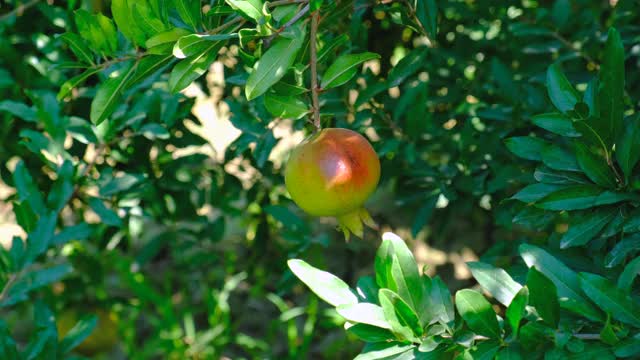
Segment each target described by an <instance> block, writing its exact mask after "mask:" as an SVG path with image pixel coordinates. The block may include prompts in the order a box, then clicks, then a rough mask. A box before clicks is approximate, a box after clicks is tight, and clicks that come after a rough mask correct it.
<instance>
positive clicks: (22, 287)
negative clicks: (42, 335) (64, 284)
mask: <svg viewBox="0 0 640 360" xmlns="http://www.w3.org/2000/svg"><path fill="white" fill-rule="evenodd" d="M72 271H73V269H72V268H71V266H70V265H69V264H62V265H54V266H50V267H45V268H42V269H38V270H31V271H28V272H26V273H24V274H23V275H22V276H21V277H20V278H18V280H17V281H16V282H14V283H13V285H12V286H11V287H10V288H9V292H8V293H7V294H6V295H7V296H6V297H5V298H4V299H3V300H2V303H0V307H4V306H10V305H13V304H16V303H18V302H20V301H24V300H26V299H27V298H28V297H27V294H28V293H29V292H30V291H32V290H35V289H38V288H40V287H43V286H47V285H49V284H52V283H54V282H56V281H59V280H60V279H62V278H64V277H65V276H67V275H68V274H70V273H71V272H72Z"/></svg>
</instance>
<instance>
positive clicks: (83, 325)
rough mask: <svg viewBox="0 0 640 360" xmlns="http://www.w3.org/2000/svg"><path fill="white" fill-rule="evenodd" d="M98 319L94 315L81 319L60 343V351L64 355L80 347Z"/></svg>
mask: <svg viewBox="0 0 640 360" xmlns="http://www.w3.org/2000/svg"><path fill="white" fill-rule="evenodd" d="M97 324H98V318H97V317H96V316H95V315H88V316H84V317H82V318H81V319H80V320H79V321H78V323H76V324H75V325H74V326H73V328H71V330H69V332H68V333H67V334H66V335H65V336H64V339H62V341H61V342H60V351H61V352H62V354H66V353H68V352H70V351H71V350H73V349H74V348H75V347H76V346H78V345H80V344H81V343H82V342H83V341H84V340H85V339H86V338H87V337H88V336H89V335H91V332H93V330H94V329H95V327H96V325H97Z"/></svg>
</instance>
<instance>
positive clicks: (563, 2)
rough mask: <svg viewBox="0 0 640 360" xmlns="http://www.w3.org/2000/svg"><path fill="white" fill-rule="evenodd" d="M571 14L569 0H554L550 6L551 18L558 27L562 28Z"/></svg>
mask: <svg viewBox="0 0 640 360" xmlns="http://www.w3.org/2000/svg"><path fill="white" fill-rule="evenodd" d="M570 15H571V2H570V1H569V0H556V1H554V3H553V7H552V8H551V18H552V19H553V22H554V23H555V24H556V26H557V27H558V28H563V27H564V26H565V25H566V23H567V21H568V20H569V16H570Z"/></svg>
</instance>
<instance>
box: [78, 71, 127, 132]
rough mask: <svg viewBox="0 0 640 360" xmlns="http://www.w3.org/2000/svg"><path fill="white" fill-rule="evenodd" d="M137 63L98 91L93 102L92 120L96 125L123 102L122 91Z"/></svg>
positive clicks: (105, 83)
mask: <svg viewBox="0 0 640 360" xmlns="http://www.w3.org/2000/svg"><path fill="white" fill-rule="evenodd" d="M136 65H137V64H133V65H130V66H129V67H128V68H127V69H124V70H123V72H122V73H121V74H119V75H118V76H116V77H112V78H110V79H108V80H107V81H105V82H104V83H103V84H102V85H100V87H99V88H98V91H97V92H96V95H95V97H94V98H93V101H92V102H91V113H90V115H89V117H90V119H91V122H93V123H94V124H96V125H99V124H100V123H102V122H103V121H104V120H105V119H106V118H107V117H109V115H111V113H113V111H114V110H115V109H116V107H117V106H118V104H119V103H120V102H121V98H122V91H123V89H124V88H125V86H126V85H127V81H128V80H129V78H130V77H131V75H132V74H133V73H134V72H135V70H136V67H137V66H136Z"/></svg>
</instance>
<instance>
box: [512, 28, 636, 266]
mask: <svg viewBox="0 0 640 360" xmlns="http://www.w3.org/2000/svg"><path fill="white" fill-rule="evenodd" d="M604 58H605V59H606V60H605V61H604V63H603V64H602V66H601V69H600V72H599V76H598V77H594V78H593V80H591V81H590V82H589V85H588V86H587V88H586V90H585V93H584V94H580V93H579V92H578V91H576V90H575V89H574V87H573V86H572V85H571V83H570V82H569V81H568V80H567V78H566V76H565V75H564V74H563V72H562V71H561V69H560V67H559V64H554V65H552V66H551V67H549V70H548V72H547V87H548V91H549V98H550V99H551V101H552V102H553V104H554V106H555V107H556V109H557V112H553V113H545V114H541V115H536V116H534V117H533V118H532V122H533V124H535V125H536V126H538V127H540V128H543V129H545V130H547V131H549V132H550V133H552V134H553V136H551V137H549V140H547V139H545V138H544V137H533V136H524V137H512V138H509V139H507V140H506V146H507V147H508V148H509V149H510V150H511V151H512V152H513V153H514V154H515V155H517V156H519V157H521V158H524V159H527V160H532V161H535V162H537V163H538V164H539V165H538V166H537V168H536V170H535V172H534V174H533V177H534V179H535V182H534V183H532V184H530V185H528V186H526V187H525V188H523V189H522V190H520V191H519V192H518V193H516V194H515V195H513V197H512V198H513V199H516V200H519V201H521V202H523V203H526V204H529V206H526V207H525V208H524V209H522V210H521V212H520V213H518V214H517V215H516V217H517V218H520V219H526V220H525V221H526V223H527V225H530V226H539V227H546V226H548V225H549V223H551V222H553V221H554V220H555V219H556V215H558V214H560V213H559V212H566V213H563V214H562V215H563V216H566V217H568V218H569V220H570V221H569V230H568V231H567V232H565V233H564V234H562V236H560V237H558V238H557V239H555V240H556V241H559V246H560V248H562V249H566V248H570V247H578V246H587V245H589V246H588V248H589V250H590V251H591V256H592V257H594V258H596V259H597V261H598V262H600V263H601V264H603V265H605V266H606V267H608V268H611V267H614V266H617V265H620V264H622V263H623V261H624V260H625V259H626V258H627V256H628V255H631V254H632V253H633V252H634V251H637V250H640V248H638V246H640V245H638V241H637V239H636V237H637V235H636V234H635V233H636V232H638V230H640V229H639V228H638V227H637V225H636V224H637V223H638V212H637V211H635V209H636V208H637V206H638V201H640V198H639V197H638V195H637V193H636V192H637V186H638V184H637V182H638V174H637V173H634V168H635V165H636V164H637V163H638V160H640V135H639V134H638V132H639V131H640V127H639V125H640V123H639V122H638V116H637V114H631V115H629V116H627V117H626V119H625V118H624V113H625V111H624V110H625V105H624V80H625V76H624V47H623V46H622V42H621V39H620V35H619V34H618V32H617V31H616V30H615V29H611V30H610V31H609V35H608V38H607V43H606V49H605V55H604ZM557 135H559V136H557ZM595 238H598V240H597V241H593V242H592V240H594V239H595ZM610 245H614V247H613V249H610V251H606V249H607V247H608V246H610ZM598 253H600V254H602V253H608V254H607V256H606V257H605V258H598V256H597V254H598Z"/></svg>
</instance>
